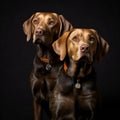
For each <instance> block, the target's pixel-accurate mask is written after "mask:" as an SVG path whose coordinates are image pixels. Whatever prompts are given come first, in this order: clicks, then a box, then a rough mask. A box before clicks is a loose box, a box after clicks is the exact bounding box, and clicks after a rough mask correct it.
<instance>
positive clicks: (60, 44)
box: [52, 32, 70, 61]
mask: <svg viewBox="0 0 120 120" xmlns="http://www.w3.org/2000/svg"><path fill="white" fill-rule="evenodd" d="M69 33H70V32H65V33H64V34H63V35H62V36H61V37H60V38H58V39H57V40H56V41H55V42H53V44H52V47H53V50H54V51H55V53H56V54H58V55H59V56H60V60H61V61H62V60H64V58H65V56H66V40H67V37H68V35H69Z"/></svg>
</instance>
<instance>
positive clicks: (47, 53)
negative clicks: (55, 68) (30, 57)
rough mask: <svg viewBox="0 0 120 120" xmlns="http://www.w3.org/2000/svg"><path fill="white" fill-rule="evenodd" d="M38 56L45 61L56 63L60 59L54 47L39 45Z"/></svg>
mask: <svg viewBox="0 0 120 120" xmlns="http://www.w3.org/2000/svg"><path fill="white" fill-rule="evenodd" d="M37 56H38V58H39V59H40V61H42V62H44V63H49V64H54V63H56V62H58V61H59V57H58V56H57V55H56V54H55V53H54V51H53V49H52V47H46V46H43V45H37Z"/></svg>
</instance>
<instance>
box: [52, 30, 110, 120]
mask: <svg viewBox="0 0 120 120" xmlns="http://www.w3.org/2000/svg"><path fill="white" fill-rule="evenodd" d="M52 46H53V49H54V51H55V53H56V54H58V55H59V56H60V60H61V61H64V65H63V66H62V67H61V68H60V69H59V74H58V78H57V84H56V87H55V89H54V92H53V95H52V97H51V99H52V100H51V104H50V105H51V109H50V110H51V113H53V114H52V118H53V119H52V120H93V119H95V111H96V107H97V104H98V101H99V99H98V98H99V96H98V91H97V86H96V74H95V70H94V68H93V62H94V61H95V60H96V59H97V60H98V61H101V60H102V58H103V57H104V56H105V55H106V54H107V53H108V51H109V44H108V43H107V41H105V40H104V39H103V38H102V37H101V36H100V35H99V34H98V33H97V31H96V30H94V29H77V28H76V29H73V30H71V31H69V32H66V33H64V34H63V35H62V36H61V37H60V38H58V39H57V40H56V41H55V42H53V44H52Z"/></svg>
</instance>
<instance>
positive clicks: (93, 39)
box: [89, 36, 95, 44]
mask: <svg viewBox="0 0 120 120" xmlns="http://www.w3.org/2000/svg"><path fill="white" fill-rule="evenodd" d="M89 41H90V43H91V44H92V43H94V41H95V38H94V37H93V36H90V37H89Z"/></svg>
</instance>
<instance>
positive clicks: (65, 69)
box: [64, 62, 68, 72]
mask: <svg viewBox="0 0 120 120" xmlns="http://www.w3.org/2000/svg"><path fill="white" fill-rule="evenodd" d="M67 69H68V67H67V65H66V62H64V71H65V72H66V71H67Z"/></svg>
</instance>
